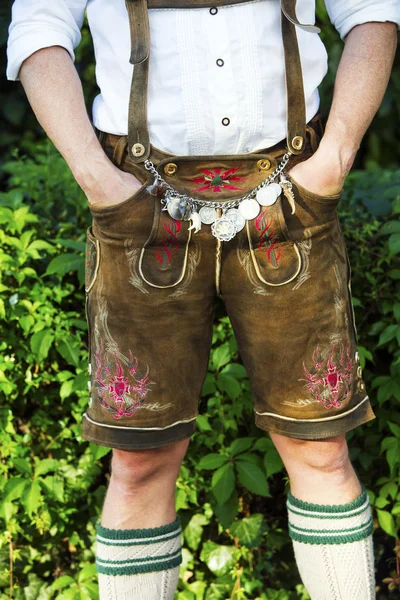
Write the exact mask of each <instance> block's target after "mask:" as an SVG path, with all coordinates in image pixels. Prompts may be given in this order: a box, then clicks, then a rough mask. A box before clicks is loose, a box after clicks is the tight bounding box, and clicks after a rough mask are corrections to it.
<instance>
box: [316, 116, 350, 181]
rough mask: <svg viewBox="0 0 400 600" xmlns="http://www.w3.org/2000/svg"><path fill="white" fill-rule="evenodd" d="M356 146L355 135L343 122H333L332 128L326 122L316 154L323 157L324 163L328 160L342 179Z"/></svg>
mask: <svg viewBox="0 0 400 600" xmlns="http://www.w3.org/2000/svg"><path fill="white" fill-rule="evenodd" d="M358 148H359V144H358V143H357V142H356V141H355V136H354V135H353V134H352V132H351V131H349V129H348V127H347V126H346V125H345V124H343V123H342V124H339V123H335V127H334V128H333V127H332V126H331V127H329V122H328V124H327V127H326V131H325V134H324V136H323V137H322V139H321V142H320V145H319V147H318V150H317V152H316V154H318V155H319V156H320V157H323V162H324V163H327V162H329V163H330V164H331V167H330V168H331V169H332V170H334V171H335V173H336V175H337V177H341V178H342V179H343V181H344V180H345V179H346V177H347V175H348V173H349V171H350V169H351V167H352V166H353V163H354V159H355V157H356V154H357V151H358Z"/></svg>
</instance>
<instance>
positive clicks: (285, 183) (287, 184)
mask: <svg viewBox="0 0 400 600" xmlns="http://www.w3.org/2000/svg"><path fill="white" fill-rule="evenodd" d="M281 187H282V189H283V193H284V194H285V196H286V198H287V201H288V202H289V204H290V207H291V209H292V215H294V213H295V210H296V200H295V197H294V193H293V185H292V182H291V181H289V179H286V177H285V176H284V175H283V173H282V175H281Z"/></svg>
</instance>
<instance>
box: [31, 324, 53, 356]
mask: <svg viewBox="0 0 400 600" xmlns="http://www.w3.org/2000/svg"><path fill="white" fill-rule="evenodd" d="M53 341H54V333H53V332H52V331H51V330H49V329H42V330H41V331H37V332H36V333H34V334H33V336H32V337H31V350H32V353H33V355H34V357H35V359H36V361H37V362H38V363H40V362H42V360H44V359H45V358H47V355H48V353H49V350H50V348H51V345H52V343H53Z"/></svg>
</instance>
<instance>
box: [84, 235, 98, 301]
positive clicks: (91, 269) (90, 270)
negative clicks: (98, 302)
mask: <svg viewBox="0 0 400 600" xmlns="http://www.w3.org/2000/svg"><path fill="white" fill-rule="evenodd" d="M99 266H100V243H99V240H97V239H96V238H95V237H94V235H93V230H92V227H88V229H87V231H86V252H85V292H86V293H87V294H88V293H89V292H90V290H91V289H92V287H93V286H94V284H95V281H96V278H97V274H98V271H99Z"/></svg>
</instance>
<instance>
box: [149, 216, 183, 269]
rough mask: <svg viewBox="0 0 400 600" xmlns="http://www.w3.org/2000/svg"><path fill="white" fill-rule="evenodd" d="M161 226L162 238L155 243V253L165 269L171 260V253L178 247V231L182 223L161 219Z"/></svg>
mask: <svg viewBox="0 0 400 600" xmlns="http://www.w3.org/2000/svg"><path fill="white" fill-rule="evenodd" d="M162 226H163V228H164V231H163V232H162V234H163V238H164V239H163V240H162V241H161V242H159V244H158V245H157V250H156V253H155V254H156V259H157V260H158V262H159V263H160V265H161V268H162V269H166V268H167V267H168V265H169V263H170V262H171V259H172V256H173V254H174V253H175V252H176V251H177V250H178V248H179V240H178V233H179V232H180V230H181V227H182V224H181V222H180V221H176V220H175V219H171V221H170V223H167V222H165V221H163V223H162Z"/></svg>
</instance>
